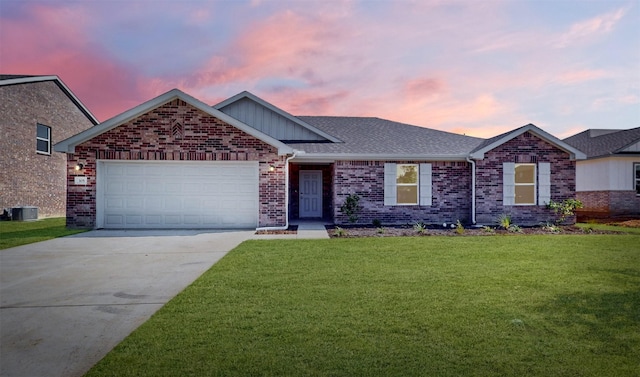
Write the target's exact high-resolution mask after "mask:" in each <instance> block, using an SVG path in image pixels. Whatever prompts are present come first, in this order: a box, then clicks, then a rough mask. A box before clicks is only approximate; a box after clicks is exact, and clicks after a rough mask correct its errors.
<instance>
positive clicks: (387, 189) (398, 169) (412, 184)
mask: <svg viewBox="0 0 640 377" xmlns="http://www.w3.org/2000/svg"><path fill="white" fill-rule="evenodd" d="M431 182H432V179H431V164H427V163H423V164H395V163H386V164H384V205H386V206H392V205H402V206H411V205H421V206H430V205H431V203H432V197H431V195H432V188H431Z"/></svg>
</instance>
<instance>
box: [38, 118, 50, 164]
mask: <svg viewBox="0 0 640 377" xmlns="http://www.w3.org/2000/svg"><path fill="white" fill-rule="evenodd" d="M39 126H42V127H45V128H46V129H47V134H48V137H47V138H46V139H45V138H43V137H40V136H38V127H39ZM38 141H46V142H47V151H46V152H45V151H41V150H39V149H38ZM51 144H53V143H52V137H51V126H47V125H46V124H42V123H39V122H37V123H36V153H37V154H42V155H46V156H51V146H52V145H51Z"/></svg>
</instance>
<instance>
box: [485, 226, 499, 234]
mask: <svg viewBox="0 0 640 377" xmlns="http://www.w3.org/2000/svg"><path fill="white" fill-rule="evenodd" d="M482 231H483V232H485V233H495V232H496V230H495V229H493V228H492V227H490V226H486V225H485V226H483V227H482Z"/></svg>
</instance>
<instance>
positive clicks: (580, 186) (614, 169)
mask: <svg viewBox="0 0 640 377" xmlns="http://www.w3.org/2000/svg"><path fill="white" fill-rule="evenodd" d="M634 162H640V157H610V158H600V159H594V160H585V161H578V163H577V164H576V191H578V192H580V191H622V190H634V182H633V174H634V171H633V163H634Z"/></svg>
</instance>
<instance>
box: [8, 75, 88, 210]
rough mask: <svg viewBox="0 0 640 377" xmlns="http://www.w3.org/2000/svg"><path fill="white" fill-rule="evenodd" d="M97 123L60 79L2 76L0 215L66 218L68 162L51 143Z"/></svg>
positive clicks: (54, 77)
mask: <svg viewBox="0 0 640 377" xmlns="http://www.w3.org/2000/svg"><path fill="white" fill-rule="evenodd" d="M96 124H98V120H97V119H96V117H95V116H93V114H91V112H90V111H89V110H88V109H87V107H86V106H85V105H83V104H82V102H80V100H79V99H78V98H77V97H76V96H75V95H74V94H73V92H72V91H71V90H70V89H69V87H67V86H66V85H65V84H64V82H62V80H61V79H60V78H59V77H58V76H26V75H5V74H0V172H1V173H0V212H2V211H3V210H7V211H8V212H12V211H11V209H13V208H19V207H29V208H32V209H33V207H35V211H36V212H37V217H40V218H43V217H62V216H65V213H66V209H67V204H66V197H67V158H66V156H65V155H63V154H60V153H53V145H54V144H55V143H57V142H59V141H61V140H64V139H67V138H69V137H71V136H73V135H75V134H77V133H79V132H81V131H84V130H86V129H88V128H91V127H93V126H94V125H96Z"/></svg>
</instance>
